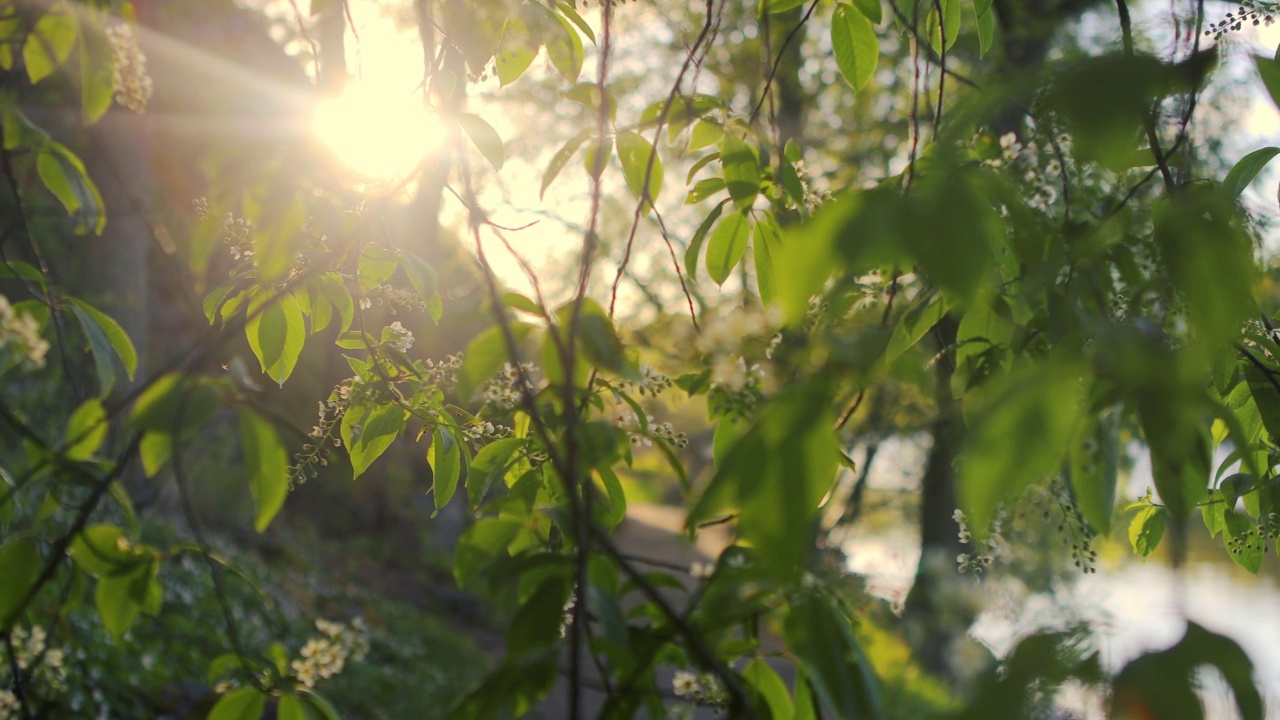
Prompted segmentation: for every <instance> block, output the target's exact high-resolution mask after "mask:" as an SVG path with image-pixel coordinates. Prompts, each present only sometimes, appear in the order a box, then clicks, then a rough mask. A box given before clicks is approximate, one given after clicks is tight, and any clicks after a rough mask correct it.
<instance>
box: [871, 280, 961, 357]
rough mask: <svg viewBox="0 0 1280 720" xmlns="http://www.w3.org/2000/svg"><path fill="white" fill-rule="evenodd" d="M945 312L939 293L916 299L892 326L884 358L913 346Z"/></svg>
mask: <svg viewBox="0 0 1280 720" xmlns="http://www.w3.org/2000/svg"><path fill="white" fill-rule="evenodd" d="M946 314H947V303H946V301H945V300H944V299H943V297H942V295H941V294H939V293H930V294H928V295H925V296H924V297H922V298H920V299H919V300H917V301H916V302H915V304H913V305H912V306H911V307H910V308H908V309H907V311H906V312H905V313H903V314H902V319H901V320H899V321H898V324H897V325H896V326H894V328H893V335H892V336H890V337H889V345H888V347H887V348H885V353H884V357H885V360H893V359H895V358H897V357H899V356H900V355H902V353H904V352H906V351H907V350H909V349H911V348H912V347H915V344H916V343H918V342H920V340H921V338H923V337H924V336H925V335H926V334H927V333H928V332H929V331H930V330H932V329H933V328H934V326H935V325H937V324H938V321H939V320H941V319H942V318H943V316H945V315H946Z"/></svg>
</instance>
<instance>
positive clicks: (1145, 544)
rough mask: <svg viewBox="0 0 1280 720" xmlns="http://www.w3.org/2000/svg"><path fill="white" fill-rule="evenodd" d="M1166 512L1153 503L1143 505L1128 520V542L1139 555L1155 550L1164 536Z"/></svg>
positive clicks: (1145, 555) (1146, 554) (1142, 555)
mask: <svg viewBox="0 0 1280 720" xmlns="http://www.w3.org/2000/svg"><path fill="white" fill-rule="evenodd" d="M1167 515H1168V512H1167V511H1166V510H1165V509H1164V508H1162V507H1157V506H1155V505H1143V506H1142V507H1141V509H1139V510H1138V512H1137V513H1135V514H1134V516H1133V519H1132V520H1130V521H1129V544H1130V545H1132V546H1133V551H1134V552H1135V553H1137V554H1138V555H1139V556H1141V557H1147V556H1148V555H1150V554H1151V553H1153V552H1155V550H1156V546H1158V545H1159V544H1160V539H1161V538H1163V537H1164V526H1165V518H1166V516H1167Z"/></svg>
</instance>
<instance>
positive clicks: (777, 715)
mask: <svg viewBox="0 0 1280 720" xmlns="http://www.w3.org/2000/svg"><path fill="white" fill-rule="evenodd" d="M742 677H744V678H746V680H747V683H748V684H749V685H750V686H751V687H752V688H753V689H755V691H756V692H758V693H760V697H762V698H764V701H765V704H766V705H768V706H769V716H770V717H771V718H772V720H791V717H792V715H793V714H794V712H795V711H794V709H793V708H792V707H791V695H790V694H788V693H787V685H786V683H784V682H782V678H780V677H778V673H776V672H774V669H773V668H771V667H769V664H768V663H766V662H765V661H764V660H761V659H760V658H756V659H755V660H752V661H751V663H750V664H749V665H747V667H746V668H745V669H744V670H743V671H742Z"/></svg>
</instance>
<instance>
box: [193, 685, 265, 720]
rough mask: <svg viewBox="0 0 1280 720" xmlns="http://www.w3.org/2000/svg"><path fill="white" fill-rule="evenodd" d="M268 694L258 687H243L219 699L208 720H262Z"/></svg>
mask: <svg viewBox="0 0 1280 720" xmlns="http://www.w3.org/2000/svg"><path fill="white" fill-rule="evenodd" d="M266 709H267V694H266V693H264V692H262V691H261V690H259V689H258V688H256V687H242V688H237V689H235V690H232V691H231V692H228V693H227V694H226V695H223V696H222V697H221V698H219V699H218V704H216V705H214V706H213V709H212V710H210V711H209V717H208V718H207V720H261V718H262V713H263V711H264V710H266Z"/></svg>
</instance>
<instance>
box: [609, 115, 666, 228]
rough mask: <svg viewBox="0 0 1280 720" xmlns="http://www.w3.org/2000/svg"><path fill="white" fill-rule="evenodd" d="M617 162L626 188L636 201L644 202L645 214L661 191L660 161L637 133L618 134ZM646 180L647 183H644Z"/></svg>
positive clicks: (651, 147) (656, 154)
mask: <svg viewBox="0 0 1280 720" xmlns="http://www.w3.org/2000/svg"><path fill="white" fill-rule="evenodd" d="M616 142H617V146H618V160H619V161H621V162H622V175H623V177H625V178H626V180H627V188H628V189H630V190H631V194H632V195H635V196H636V198H637V199H640V200H643V201H644V210H645V212H647V211H648V210H649V208H651V207H652V206H653V201H654V200H657V199H658V193H660V192H661V191H662V159H661V158H659V157H658V153H657V152H656V151H655V150H654V148H653V146H652V145H650V144H649V141H648V140H645V139H644V136H643V135H641V134H640V133H637V132H632V131H629V130H628V131H625V132H620V133H618V135H617V138H616ZM646 178H647V179H648V183H646V182H645V180H646Z"/></svg>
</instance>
